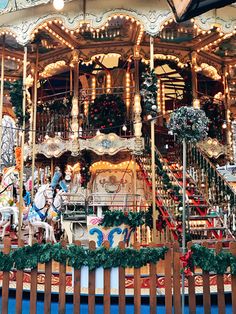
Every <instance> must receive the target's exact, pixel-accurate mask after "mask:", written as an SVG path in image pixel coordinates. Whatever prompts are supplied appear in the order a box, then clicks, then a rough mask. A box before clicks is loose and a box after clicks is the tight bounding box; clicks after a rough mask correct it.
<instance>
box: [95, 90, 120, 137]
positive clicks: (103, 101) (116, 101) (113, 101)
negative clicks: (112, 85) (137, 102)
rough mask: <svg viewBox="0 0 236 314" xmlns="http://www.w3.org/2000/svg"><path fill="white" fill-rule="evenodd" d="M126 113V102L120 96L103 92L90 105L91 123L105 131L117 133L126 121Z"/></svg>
mask: <svg viewBox="0 0 236 314" xmlns="http://www.w3.org/2000/svg"><path fill="white" fill-rule="evenodd" d="M125 113H126V107H125V103H124V102H123V100H122V99H121V98H120V97H118V96H116V95H113V94H103V95H100V96H98V97H97V98H95V100H94V102H93V103H92V104H91V105H90V106H89V124H90V126H92V128H94V129H100V130H101V131H102V132H103V133H113V132H115V133H116V132H117V131H118V130H119V126H122V125H123V124H124V122H125Z"/></svg>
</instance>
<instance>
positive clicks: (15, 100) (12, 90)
mask: <svg viewBox="0 0 236 314" xmlns="http://www.w3.org/2000/svg"><path fill="white" fill-rule="evenodd" d="M5 84H6V88H7V89H8V90H9V94H10V98H11V104H12V107H13V110H14V113H15V115H16V118H17V120H18V123H19V125H22V124H23V119H24V117H23V110H22V101H23V80H22V79H20V80H17V81H15V82H11V83H9V82H6V83H5ZM29 118H30V113H29V110H28V108H26V112H25V121H26V122H27V121H28V120H29Z"/></svg>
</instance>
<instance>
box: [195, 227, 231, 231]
mask: <svg viewBox="0 0 236 314" xmlns="http://www.w3.org/2000/svg"><path fill="white" fill-rule="evenodd" d="M225 229H226V228H225V227H209V228H198V227H197V228H193V227H191V228H190V230H189V231H190V232H191V231H215V230H225Z"/></svg>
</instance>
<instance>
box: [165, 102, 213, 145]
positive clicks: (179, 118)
mask: <svg viewBox="0 0 236 314" xmlns="http://www.w3.org/2000/svg"><path fill="white" fill-rule="evenodd" d="M208 123H209V120H208V118H207V117H206V114H205V112H204V111H203V110H200V109H195V108H193V107H187V106H184V107H181V108H179V109H177V110H175V111H174V112H173V113H172V114H171V117H170V122H169V130H170V131H172V132H173V134H175V135H176V136H177V139H178V140H179V141H182V140H183V139H185V140H186V141H187V142H198V141H201V140H203V139H204V138H206V137H207V133H208Z"/></svg>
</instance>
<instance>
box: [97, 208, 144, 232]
mask: <svg viewBox="0 0 236 314" xmlns="http://www.w3.org/2000/svg"><path fill="white" fill-rule="evenodd" d="M145 214H146V212H144V211H140V212H131V211H129V212H128V211H122V210H113V211H110V210H106V211H105V213H104V216H103V219H102V221H101V223H100V225H101V226H103V227H115V226H116V227H117V226H120V225H122V224H125V225H128V226H130V227H131V228H132V229H136V228H137V227H139V226H142V225H144V224H145V222H146V219H145Z"/></svg>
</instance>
